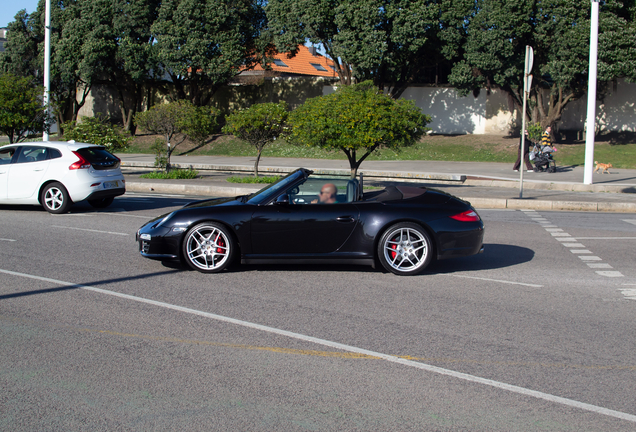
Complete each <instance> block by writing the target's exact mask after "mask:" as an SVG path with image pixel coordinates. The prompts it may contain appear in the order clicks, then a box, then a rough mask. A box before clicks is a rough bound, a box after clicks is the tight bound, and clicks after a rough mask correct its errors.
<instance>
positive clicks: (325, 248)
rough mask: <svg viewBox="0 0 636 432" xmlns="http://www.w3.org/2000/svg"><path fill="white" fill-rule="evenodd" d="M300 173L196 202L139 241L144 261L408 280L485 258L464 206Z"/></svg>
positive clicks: (436, 194) (442, 197)
mask: <svg viewBox="0 0 636 432" xmlns="http://www.w3.org/2000/svg"><path fill="white" fill-rule="evenodd" d="M312 174H313V172H312V171H310V170H307V169H304V168H299V169H297V170H295V171H293V172H291V173H290V174H289V175H287V176H285V177H283V178H282V179H280V180H279V181H278V182H276V183H273V184H271V185H269V186H267V187H265V188H263V189H261V190H260V191H258V192H256V193H253V194H251V195H244V196H238V197H234V198H215V199H207V200H202V201H196V202H192V203H189V204H187V205H186V206H184V207H182V208H181V209H178V210H175V211H173V212H171V213H168V214H166V215H163V216H160V217H158V218H157V219H154V220H152V221H150V222H148V223H147V224H145V225H144V226H143V227H141V228H140V229H139V231H138V232H137V236H136V238H137V242H138V244H139V251H140V253H141V255H142V256H143V257H146V258H150V259H155V260H162V261H170V260H174V261H181V262H182V263H184V264H187V265H188V266H190V267H191V268H193V269H195V270H198V271H201V272H206V273H216V272H220V271H223V270H225V269H226V268H227V267H228V266H229V265H231V264H232V263H234V262H239V261H240V262H241V263H243V264H256V263H259V264H260V263H285V264H292V263H304V264H306V263H322V264H326V263H329V264H333V263H338V264H364V265H371V266H373V267H376V265H377V264H380V265H381V266H382V267H383V268H384V269H386V270H387V271H389V272H392V273H394V274H397V275H415V274H418V273H420V272H422V271H423V270H424V269H425V268H426V267H427V266H428V265H429V264H430V263H431V262H432V261H433V260H435V259H444V258H450V257H458V256H468V255H474V254H478V253H480V252H482V251H483V237H484V224H483V221H482V220H481V218H480V217H479V215H478V214H477V212H476V211H475V209H474V208H473V207H472V206H471V205H470V203H468V202H466V201H463V200H461V199H459V198H457V197H454V196H453V195H450V194H448V193H445V192H442V191H438V190H434V189H430V188H427V187H421V186H416V185H413V186H411V185H406V186H403V185H397V186H387V187H385V188H377V189H370V190H369V189H367V190H365V191H363V185H362V180H361V179H349V178H342V177H340V178H336V177H323V176H315V175H312Z"/></svg>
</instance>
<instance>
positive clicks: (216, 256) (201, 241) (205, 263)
mask: <svg viewBox="0 0 636 432" xmlns="http://www.w3.org/2000/svg"><path fill="white" fill-rule="evenodd" d="M235 249H236V243H235V242H234V239H233V238H232V235H231V234H230V232H229V231H228V230H227V228H225V227H224V226H223V225H220V224H217V223H214V222H204V223H202V224H199V225H196V226H195V227H193V228H191V229H190V230H189V231H188V232H187V233H186V236H185V240H184V242H183V257H184V258H185V261H186V262H187V263H188V265H189V266H190V267H192V268H193V269H195V270H198V271H200V272H204V273H218V272H220V271H223V270H225V269H226V268H227V267H228V266H229V265H230V264H231V263H232V259H233V257H234V251H235Z"/></svg>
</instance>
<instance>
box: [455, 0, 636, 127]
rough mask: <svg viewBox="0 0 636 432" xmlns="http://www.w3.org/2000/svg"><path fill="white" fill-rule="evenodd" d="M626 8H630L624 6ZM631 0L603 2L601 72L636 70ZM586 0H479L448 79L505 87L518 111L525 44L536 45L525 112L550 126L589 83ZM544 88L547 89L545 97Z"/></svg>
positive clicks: (463, 85) (460, 84) (614, 74)
mask: <svg viewBox="0 0 636 432" xmlns="http://www.w3.org/2000/svg"><path fill="white" fill-rule="evenodd" d="M630 8H631V9H630ZM633 8H634V2H633V0H629V1H626V2H623V3H621V2H619V1H617V0H607V1H604V2H602V4H601V9H600V16H599V62H598V71H599V80H600V81H608V80H612V79H614V78H618V77H629V78H631V79H634V78H636V76H635V75H636V72H634V67H633V65H634V63H635V62H636V50H635V49H634V40H635V36H636V33H635V31H636V28H635V27H634V22H633V17H631V18H630V11H631V13H632V14H633ZM589 18H590V2H580V1H578V0H541V1H539V0H533V1H527V0H478V1H477V2H475V8H474V14H473V15H472V17H470V22H469V23H468V27H467V29H468V30H467V35H466V40H465V47H464V53H463V58H462V60H461V61H459V62H457V63H456V65H455V66H454V68H453V71H452V74H451V76H450V78H449V81H450V82H451V84H452V85H454V86H456V87H457V88H458V89H460V90H461V91H462V92H463V93H464V94H465V93H467V92H468V91H471V90H472V91H476V90H478V89H480V88H483V87H486V88H487V89H490V88H499V89H501V90H503V91H504V92H506V93H507V94H508V95H510V97H511V98H512V100H514V102H515V105H516V106H517V108H518V109H519V111H521V107H522V103H523V93H522V88H523V67H524V59H525V47H526V45H529V46H531V47H533V49H534V67H533V70H532V73H533V81H532V89H531V93H530V100H529V104H528V111H527V112H526V113H525V115H526V116H527V118H528V119H530V121H532V122H539V123H541V125H542V127H543V128H545V127H546V126H548V125H552V126H556V123H557V122H558V121H559V120H560V119H561V116H562V113H563V110H564V109H565V107H566V106H567V104H568V103H570V102H572V101H573V100H576V99H577V98H579V97H581V96H582V95H583V94H584V92H585V90H586V89H587V71H588V57H589V37H590V19H589ZM544 91H548V97H547V99H546V98H545V96H544Z"/></svg>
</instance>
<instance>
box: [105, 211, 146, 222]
mask: <svg viewBox="0 0 636 432" xmlns="http://www.w3.org/2000/svg"><path fill="white" fill-rule="evenodd" d="M99 214H106V215H111V216H125V217H131V218H139V219H147V220H150V219H152V218H154V217H158V216H159V215H157V216H140V215H134V214H127V213H124V212H121V213H113V212H99Z"/></svg>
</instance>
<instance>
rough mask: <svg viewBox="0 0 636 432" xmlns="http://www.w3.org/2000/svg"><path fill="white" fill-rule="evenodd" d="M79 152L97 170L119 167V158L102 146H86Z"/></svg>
mask: <svg viewBox="0 0 636 432" xmlns="http://www.w3.org/2000/svg"><path fill="white" fill-rule="evenodd" d="M77 152H78V153H79V154H80V155H81V156H82V157H83V158H84V159H86V161H87V162H88V163H90V164H91V165H92V166H93V168H95V169H96V170H106V169H115V168H119V163H120V162H119V158H117V156H114V155H113V154H111V153H110V152H108V151H107V150H106V149H104V148H102V147H84V148H81V149H79V150H77Z"/></svg>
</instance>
